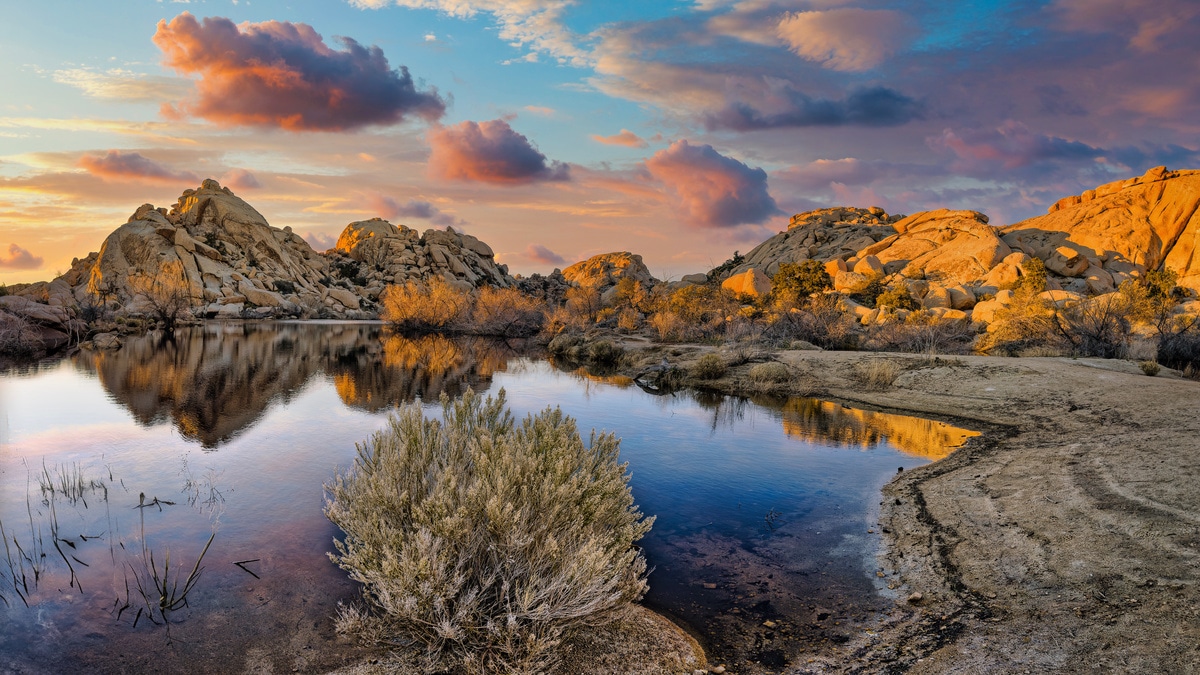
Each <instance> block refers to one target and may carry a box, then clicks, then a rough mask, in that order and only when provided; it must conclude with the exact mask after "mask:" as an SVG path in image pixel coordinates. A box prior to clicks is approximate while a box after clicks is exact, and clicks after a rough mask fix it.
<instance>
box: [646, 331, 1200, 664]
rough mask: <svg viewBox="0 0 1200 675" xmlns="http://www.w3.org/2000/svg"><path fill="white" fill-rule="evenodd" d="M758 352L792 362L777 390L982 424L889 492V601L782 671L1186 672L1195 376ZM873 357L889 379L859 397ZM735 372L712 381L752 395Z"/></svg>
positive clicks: (1194, 629) (1196, 622) (884, 514)
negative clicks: (827, 650) (853, 631)
mask: <svg viewBox="0 0 1200 675" xmlns="http://www.w3.org/2000/svg"><path fill="white" fill-rule="evenodd" d="M701 351H702V349H695V348H676V349H670V348H667V349H662V348H652V349H650V350H648V351H647V353H646V354H645V357H646V359H645V360H646V361H647V362H652V361H656V360H657V359H658V358H660V355H662V354H666V355H668V358H669V359H670V360H672V361H674V362H678V363H679V364H680V365H683V366H686V364H688V363H689V362H691V361H692V360H693V359H694V358H696V357H697V356H698V355H699V353H701ZM763 358H768V359H772V360H776V361H779V362H782V363H785V364H787V365H788V366H789V367H790V368H791V369H793V372H794V375H795V377H794V378H793V379H792V380H791V381H790V382H788V383H786V384H784V385H781V388H782V389H785V390H789V391H792V392H795V393H805V394H812V395H817V396H821V397H824V398H829V399H832V400H835V401H839V402H843V403H848V404H851V405H856V406H858V407H867V408H876V409H880V410H888V411H892V412H905V413H910V414H915V415H921V416H925V417H933V418H937V419H943V420H946V421H950V422H954V423H956V424H957V425H959V426H963V427H967V428H972V429H976V430H979V431H983V432H984V434H983V435H982V436H980V437H978V438H975V439H972V440H971V441H970V442H969V443H968V444H967V445H966V446H965V447H964V448H962V449H961V450H959V451H958V452H956V453H955V454H953V455H951V456H950V457H949V458H947V459H944V460H942V461H939V462H936V463H934V464H931V465H928V466H925V467H922V468H919V469H917V470H913V471H908V472H904V473H902V474H900V475H898V476H897V478H896V479H895V480H893V481H892V482H891V483H889V484H888V485H887V487H886V488H885V489H884V499H883V505H882V507H881V512H880V516H879V519H880V520H879V524H880V525H881V526H882V528H883V530H882V531H883V533H884V553H883V554H882V555H881V557H880V564H879V568H880V570H881V571H882V575H881V584H887V585H889V586H893V587H894V588H895V590H894V591H892V592H893V593H894V594H895V596H896V608H895V610H894V611H892V612H890V614H889V615H888V616H887V617H886V618H885V619H884V620H883V622H882V624H881V625H879V626H877V627H876V628H875V629H872V630H869V631H863V632H862V634H860V635H859V636H857V637H856V638H855V639H854V640H853V641H852V642H851V643H850V644H849V645H845V646H843V648H840V649H839V650H838V653H837V654H815V655H813V658H811V659H806V661H807V663H801V664H796V665H794V666H793V667H792V668H791V670H789V671H787V672H791V673H809V672H813V673H816V672H820V673H829V672H839V673H858V672H862V673H877V672H913V673H951V672H953V673H1022V672H1028V673H1045V672H1138V673H1188V672H1200V589H1198V582H1200V383H1197V382H1194V381H1190V380H1185V379H1182V378H1180V377H1178V375H1176V374H1174V373H1173V372H1171V371H1168V370H1166V369H1164V370H1163V371H1162V372H1161V373H1160V374H1159V375H1158V376H1156V377H1147V376H1146V375H1144V374H1143V373H1142V372H1141V370H1140V369H1139V368H1138V366H1137V364H1135V363H1131V362H1127V361H1105V360H1099V359H1070V358H1023V359H1013V358H1000V357H975V356H967V357H941V358H937V359H934V360H930V359H926V358H924V357H914V356H912V355H881V354H868V353H854V352H851V353H847V352H840V353H839V352H816V351H783V352H777V353H775V354H773V355H760V356H759V357H758V358H756V359H755V360H761V359H763ZM881 358H882V359H887V360H889V361H892V362H894V363H898V364H899V365H900V367H901V369H902V372H901V373H900V374H899V376H898V377H897V378H896V379H895V381H894V383H893V384H892V385H890V386H884V387H881V388H880V389H879V390H877V391H864V390H863V387H862V385H861V383H860V382H859V380H858V379H856V376H855V373H856V372H857V371H858V370H859V369H861V368H862V365H861V364H862V363H864V362H866V361H867V360H869V359H881ZM748 368H749V365H748V364H747V365H743V366H740V367H739V368H737V369H735V370H734V371H731V373H730V375H729V376H727V377H725V378H722V379H721V380H720V381H718V382H715V383H712V385H713V386H714V387H715V388H718V389H722V390H725V391H729V392H730V393H733V392H736V391H738V390H742V391H745V390H746V389H747V388H753V386H754V385H752V384H751V383H749V382H748V380H747V379H746V376H745V373H746V371H747V370H748ZM914 594H919V595H914ZM846 647H848V648H849V649H846ZM847 652H849V654H850V655H849V656H846V654H847Z"/></svg>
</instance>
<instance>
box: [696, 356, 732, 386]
mask: <svg viewBox="0 0 1200 675" xmlns="http://www.w3.org/2000/svg"><path fill="white" fill-rule="evenodd" d="M725 370H726V366H725V359H723V358H721V356H720V355H719V354H705V355H704V356H701V357H700V358H699V359H698V360H697V361H696V365H694V366H692V377H696V378H699V379H701V380H715V379H717V378H719V377H721V376H723V375H725Z"/></svg>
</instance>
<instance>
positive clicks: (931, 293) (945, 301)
mask: <svg viewBox="0 0 1200 675" xmlns="http://www.w3.org/2000/svg"><path fill="white" fill-rule="evenodd" d="M921 306H922V307H924V308H925V309H933V308H934V307H944V308H946V309H950V308H951V306H953V300H952V299H951V297H950V291H948V290H947V289H945V288H944V287H942V286H937V285H930V287H929V290H928V291H926V292H925V297H923V298H921Z"/></svg>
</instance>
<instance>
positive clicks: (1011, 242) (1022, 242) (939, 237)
mask: <svg viewBox="0 0 1200 675" xmlns="http://www.w3.org/2000/svg"><path fill="white" fill-rule="evenodd" d="M1198 208H1200V171H1168V170H1167V169H1166V168H1164V167H1158V168H1156V169H1151V170H1150V171H1148V172H1147V173H1146V174H1145V175H1143V176H1140V177H1137V178H1131V179H1128V180H1124V181H1118V182H1115V183H1110V184H1108V185H1102V186H1100V187H1098V188H1096V189H1095V190H1089V191H1087V192H1085V193H1084V194H1083V195H1080V196H1077V197H1068V198H1066V199H1063V200H1060V201H1059V202H1058V203H1056V204H1055V205H1054V206H1052V207H1051V208H1050V212H1049V213H1048V214H1047V215H1045V216H1039V217H1037V218H1031V219H1029V220H1026V221H1023V222H1020V223H1016V224H1014V225H1010V226H1008V227H1005V228H995V227H992V226H991V225H989V224H988V218H987V216H985V215H983V214H982V213H979V212H977V211H951V210H947V209H941V210H937V211H927V212H924V213H917V214H914V215H911V216H908V217H901V216H889V215H887V214H886V213H884V212H883V211H882V209H878V208H871V209H853V208H848V207H838V208H832V209H822V210H820V211H812V212H809V213H803V214H799V215H796V216H794V217H793V218H792V222H791V224H790V225H789V227H788V229H787V231H786V232H781V233H780V234H778V235H775V236H774V237H772V238H770V239H768V240H767V241H765V242H763V243H762V244H760V245H759V246H758V247H756V248H755V249H754V250H752V251H751V252H750V253H749V254H747V255H746V256H745V257H744V258H742V259H734V260H731V261H729V262H727V263H726V264H725V265H722V266H721V267H718V268H716V269H714V270H712V271H711V272H709V277H710V278H715V279H721V280H726V281H728V282H730V283H734V282H733V280H734V279H735V278H737V279H741V278H742V276H743V275H746V274H748V273H750V272H751V271H761V272H764V273H765V274H766V275H767V276H768V277H770V276H773V275H774V274H775V272H776V271H777V270H778V268H779V264H780V263H784V262H800V261H803V260H818V261H821V262H822V263H824V264H825V268H826V271H828V272H829V274H830V276H831V277H833V280H834V288H835V289H836V290H838V291H850V290H852V289H855V288H861V287H862V286H863V285H864V284H865V283H866V282H867V281H869V280H870V279H872V278H882V279H884V281H885V282H887V283H891V284H895V283H905V284H907V285H908V288H909V291H910V292H911V293H912V294H913V295H914V296H915V297H916V298H917V299H919V300H920V301H921V304H922V305H923V307H925V308H926V309H935V310H938V311H939V313H946V315H947V316H951V315H954V316H957V314H956V313H958V312H969V311H970V310H972V309H973V308H974V306H975V304H976V302H977V300H978V298H979V297H980V296H985V295H991V296H997V294H998V293H999V292H1000V291H1003V290H1004V289H1006V288H1011V287H1013V286H1014V285H1016V284H1017V283H1018V282H1019V281H1020V279H1021V277H1023V276H1024V275H1025V273H1026V269H1027V266H1028V265H1029V263H1030V262H1031V261H1032V259H1033V258H1038V259H1040V260H1041V261H1042V262H1043V264H1044V267H1045V269H1046V271H1047V277H1048V286H1049V288H1050V292H1051V294H1053V293H1059V294H1063V293H1065V295H1063V296H1062V297H1061V298H1060V297H1058V296H1055V298H1054V299H1053V301H1054V302H1060V301H1063V298H1066V299H1067V301H1070V300H1071V299H1076V298H1079V297H1085V296H1089V295H1102V294H1105V293H1111V292H1113V291H1115V290H1116V288H1117V287H1118V286H1120V284H1121V282H1122V281H1124V280H1125V279H1128V278H1130V277H1132V276H1137V275H1140V274H1144V273H1145V272H1146V271H1147V270H1153V269H1162V268H1164V267H1166V268H1169V269H1171V270H1173V271H1175V272H1176V273H1178V275H1179V282H1178V283H1179V285H1180V286H1184V287H1187V288H1191V289H1192V290H1200V253H1198V248H1200V213H1198ZM737 283H738V284H741V283H742V282H741V281H739V282H737ZM997 297H999V296H997ZM997 302H999V301H998V300H991V301H989V303H990V304H989V305H988V306H987V307H986V308H981V309H982V310H983V311H980V312H978V313H976V314H975V315H974V316H972V319H973V320H976V321H980V320H983V319H984V318H985V317H987V316H989V315H990V314H992V313H994V311H995V309H994V307H992V305H994V304H996V303H997ZM859 309H863V308H859ZM861 314H862V320H863V321H875V320H876V319H877V318H878V316H877V315H881V314H880V313H871V312H866V311H863V312H861Z"/></svg>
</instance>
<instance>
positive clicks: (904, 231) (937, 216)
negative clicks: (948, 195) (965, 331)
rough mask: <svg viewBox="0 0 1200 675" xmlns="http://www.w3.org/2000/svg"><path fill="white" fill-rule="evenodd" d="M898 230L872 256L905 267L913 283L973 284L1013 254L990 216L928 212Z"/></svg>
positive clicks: (902, 223)
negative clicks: (998, 234)
mask: <svg viewBox="0 0 1200 675" xmlns="http://www.w3.org/2000/svg"><path fill="white" fill-rule="evenodd" d="M894 227H895V228H896V230H897V232H898V233H899V234H897V235H896V237H895V238H893V239H891V240H888V242H887V245H886V246H883V244H884V242H880V243H879V244H876V245H875V246H873V247H871V253H872V254H874V255H875V256H876V257H877V258H878V259H879V261H880V262H882V263H883V264H884V265H885V266H886V265H888V264H889V263H893V262H895V263H898V264H903V267H902V268H901V274H903V275H904V276H905V277H908V278H910V279H922V278H927V279H931V280H937V281H941V282H942V283H945V284H951V285H955V284H967V283H972V282H975V281H977V280H979V279H980V278H982V277H984V276H985V275H986V274H987V273H988V272H989V271H990V270H991V269H992V268H994V267H995V266H996V265H997V264H998V263H1000V262H1001V261H1002V260H1003V259H1004V258H1005V257H1007V256H1008V255H1010V254H1011V253H1012V249H1011V248H1009V246H1008V245H1007V244H1005V243H1004V242H1003V241H1001V239H1000V237H999V236H997V234H996V231H995V230H994V229H993V228H992V227H991V226H989V225H988V224H987V216H985V215H983V214H981V213H979V212H977V211H950V210H947V209H942V210H939V211H927V212H924V213H917V214H914V215H911V216H909V217H907V218H905V219H903V220H901V221H899V222H897V223H895V224H894ZM860 253H866V251H862V252H860Z"/></svg>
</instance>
